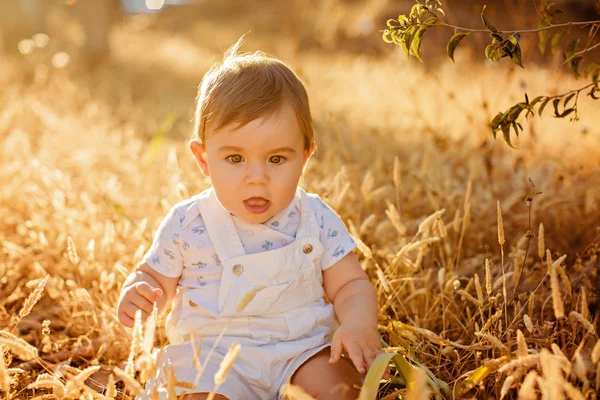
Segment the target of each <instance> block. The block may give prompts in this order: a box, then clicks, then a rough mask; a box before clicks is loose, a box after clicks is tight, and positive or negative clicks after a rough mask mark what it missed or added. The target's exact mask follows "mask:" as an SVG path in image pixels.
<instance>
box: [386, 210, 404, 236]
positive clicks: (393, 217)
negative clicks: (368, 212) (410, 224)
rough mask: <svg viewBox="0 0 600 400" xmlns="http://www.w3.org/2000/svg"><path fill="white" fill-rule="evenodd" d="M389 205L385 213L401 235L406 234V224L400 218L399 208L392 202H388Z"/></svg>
mask: <svg viewBox="0 0 600 400" xmlns="http://www.w3.org/2000/svg"><path fill="white" fill-rule="evenodd" d="M387 206H388V208H387V209H386V210H385V215H386V216H387V217H388V219H389V220H390V222H391V223H392V226H393V227H394V228H395V229H396V231H398V233H399V234H400V235H405V234H406V226H404V224H403V223H402V221H401V220H400V213H398V210H397V209H396V207H395V206H394V205H393V204H392V203H390V202H388V205H387Z"/></svg>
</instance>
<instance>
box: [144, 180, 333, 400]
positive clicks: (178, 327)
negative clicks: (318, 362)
mask: <svg viewBox="0 0 600 400" xmlns="http://www.w3.org/2000/svg"><path fill="white" fill-rule="evenodd" d="M301 193H302V206H301V222H300V227H299V229H298V232H297V234H296V240H295V241H294V242H292V243H290V244H288V245H286V246H284V247H280V248H277V249H275V250H268V251H264V252H260V253H254V254H246V253H245V251H244V248H243V246H242V243H241V241H240V238H239V236H238V233H237V231H236V229H235V226H234V223H233V221H232V218H231V216H230V214H229V212H228V211H227V210H226V209H225V208H224V207H223V206H222V205H221V204H220V203H219V201H218V199H217V198H216V195H215V194H214V191H212V190H210V191H207V192H206V195H203V196H201V197H199V198H198V201H197V203H198V206H199V207H200V213H201V215H202V218H203V220H204V223H205V224H206V228H207V232H208V234H209V237H210V240H211V241H212V243H213V246H214V248H215V250H216V253H217V255H218V256H219V258H220V260H221V261H222V263H223V275H222V278H221V285H220V286H218V287H214V288H208V287H206V288H199V289H185V290H179V291H178V293H177V296H176V299H175V300H174V305H173V311H172V314H171V316H170V318H169V320H168V322H167V332H168V335H169V339H170V342H171V344H170V345H169V346H166V347H165V348H164V349H163V351H162V353H161V355H160V356H159V359H158V362H159V369H158V371H157V374H156V376H155V377H154V378H152V379H151V380H150V381H148V383H147V384H146V389H145V393H144V395H143V396H142V398H148V393H150V391H151V390H152V387H153V386H154V385H157V388H158V390H159V394H160V397H161V398H163V397H164V398H166V391H165V389H164V386H165V385H166V382H167V376H166V374H167V373H168V371H169V370H172V371H174V373H175V376H176V378H177V381H178V382H188V383H191V384H193V388H190V387H186V386H188V385H187V384H183V385H178V386H176V392H177V395H178V396H179V395H181V394H183V393H195V392H198V393H199V392H210V391H211V390H213V388H214V387H215V385H214V375H215V373H216V372H217V370H218V369H219V365H220V363H221V360H222V359H223V357H224V355H225V354H226V353H227V351H228V349H229V348H230V347H231V345H232V344H233V343H235V342H239V343H240V344H241V352H240V354H239V356H238V357H237V359H236V361H235V363H234V364H233V366H232V368H231V369H230V371H229V374H228V376H227V379H226V381H225V383H223V384H222V385H221V386H220V387H219V388H218V390H217V393H221V394H223V395H224V396H227V397H228V398H229V399H231V400H244V399H249V400H250V399H251V400H255V399H256V400H258V399H261V400H262V399H265V400H272V399H279V398H281V389H282V388H283V386H284V385H285V384H286V382H287V380H288V379H289V378H290V377H291V375H292V374H293V373H294V372H295V371H296V369H297V368H298V367H299V366H300V365H301V364H302V363H304V362H305V361H306V360H307V359H308V358H310V357H311V356H313V355H314V354H316V353H317V352H319V351H320V350H322V349H323V348H325V347H327V346H329V345H330V343H331V338H332V335H333V331H334V330H335V327H336V326H337V322H336V320H335V317H334V311H333V306H332V305H331V304H329V303H327V302H326V301H325V299H324V289H323V276H322V271H321V266H320V262H319V261H320V260H319V259H320V256H321V254H322V253H323V246H322V244H321V243H320V241H319V225H318V223H317V220H316V218H315V216H314V213H313V212H311V204H310V201H311V199H310V198H309V196H307V194H306V193H305V192H304V191H303V190H302V191H301ZM262 286H264V289H262V290H260V291H259V292H258V293H257V294H256V296H255V297H254V298H253V299H252V300H251V301H250V302H249V303H248V304H247V305H246V307H245V308H244V309H243V310H242V311H240V312H238V311H237V309H238V305H239V303H240V300H241V299H242V298H243V297H244V294H246V293H248V292H249V291H251V290H252V289H255V288H257V287H262ZM210 299H212V300H210ZM215 299H216V301H215ZM222 333H223V336H222V337H221V339H220V340H218V337H219V335H221V334H222ZM213 346H214V347H215V349H214V351H213V353H212V355H211V356H210V359H208V361H206V357H207V355H208V354H209V352H210V351H211V349H212V348H213ZM194 352H196V354H198V357H197V360H198V361H199V362H200V364H201V367H202V368H198V365H197V363H196V362H195V359H196V357H194ZM199 370H202V374H199Z"/></svg>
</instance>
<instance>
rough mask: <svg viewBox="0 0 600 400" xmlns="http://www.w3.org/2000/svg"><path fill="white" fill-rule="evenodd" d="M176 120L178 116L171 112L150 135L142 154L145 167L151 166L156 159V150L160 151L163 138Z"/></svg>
mask: <svg viewBox="0 0 600 400" xmlns="http://www.w3.org/2000/svg"><path fill="white" fill-rule="evenodd" d="M177 118H179V114H178V113H176V112H171V113H169V114H167V115H165V116H164V117H163V119H162V121H161V123H160V125H159V126H158V129H157V130H156V131H155V132H154V133H153V134H152V139H150V145H149V146H148V149H147V150H146V153H145V154H144V158H143V161H142V162H143V164H144V166H145V167H147V166H148V165H150V164H152V162H153V161H154V159H155V158H156V155H157V154H158V150H159V149H160V147H161V145H162V142H163V140H164V138H165V136H166V135H167V133H169V132H170V131H171V128H172V127H173V125H174V124H175V122H176V121H177Z"/></svg>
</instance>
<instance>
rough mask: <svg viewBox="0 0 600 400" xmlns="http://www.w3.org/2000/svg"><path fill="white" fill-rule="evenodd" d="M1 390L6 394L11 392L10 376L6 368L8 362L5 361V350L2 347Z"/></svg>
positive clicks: (0, 354) (0, 366) (0, 351)
mask: <svg viewBox="0 0 600 400" xmlns="http://www.w3.org/2000/svg"><path fill="white" fill-rule="evenodd" d="M0 390H3V391H4V393H9V392H10V375H9V374H8V368H6V360H4V349H3V348H2V346H0Z"/></svg>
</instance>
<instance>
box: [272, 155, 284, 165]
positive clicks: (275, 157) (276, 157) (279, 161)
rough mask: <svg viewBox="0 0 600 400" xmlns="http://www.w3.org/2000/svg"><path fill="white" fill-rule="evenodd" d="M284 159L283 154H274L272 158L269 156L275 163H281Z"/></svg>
mask: <svg viewBox="0 0 600 400" xmlns="http://www.w3.org/2000/svg"><path fill="white" fill-rule="evenodd" d="M284 161H285V157H282V156H272V157H271V158H269V162H270V163H273V164H281V163H282V162H284Z"/></svg>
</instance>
